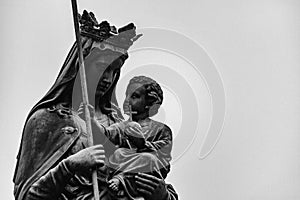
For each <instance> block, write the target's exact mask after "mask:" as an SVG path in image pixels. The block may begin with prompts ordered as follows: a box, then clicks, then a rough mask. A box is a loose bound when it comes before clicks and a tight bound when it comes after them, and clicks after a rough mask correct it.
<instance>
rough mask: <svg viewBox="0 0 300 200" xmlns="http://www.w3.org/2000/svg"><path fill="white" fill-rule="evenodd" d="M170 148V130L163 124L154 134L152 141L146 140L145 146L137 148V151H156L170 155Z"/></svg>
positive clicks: (166, 155) (165, 155)
mask: <svg viewBox="0 0 300 200" xmlns="http://www.w3.org/2000/svg"><path fill="white" fill-rule="evenodd" d="M171 150H172V131H171V129H170V128H169V127H168V126H167V125H164V126H163V128H162V129H161V130H160V131H159V132H158V133H157V134H156V136H155V139H154V140H153V141H146V143H145V147H144V148H143V149H139V152H158V153H159V154H161V156H163V157H170V156H171V155H170V154H171Z"/></svg>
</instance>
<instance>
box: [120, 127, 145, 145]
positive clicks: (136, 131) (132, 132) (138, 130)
mask: <svg viewBox="0 0 300 200" xmlns="http://www.w3.org/2000/svg"><path fill="white" fill-rule="evenodd" d="M125 134H126V135H127V136H128V139H129V140H130V141H131V142H132V143H133V144H134V145H135V146H136V147H137V148H139V149H141V148H144V146H145V143H146V141H145V138H144V135H143V132H142V127H141V126H140V125H139V124H138V123H136V122H128V123H127V124H126V126H125Z"/></svg>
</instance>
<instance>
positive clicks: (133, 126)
mask: <svg viewBox="0 0 300 200" xmlns="http://www.w3.org/2000/svg"><path fill="white" fill-rule="evenodd" d="M125 133H127V134H128V135H132V136H135V137H143V133H142V127H141V125H140V124H139V123H137V122H128V123H127V124H126V126H125Z"/></svg>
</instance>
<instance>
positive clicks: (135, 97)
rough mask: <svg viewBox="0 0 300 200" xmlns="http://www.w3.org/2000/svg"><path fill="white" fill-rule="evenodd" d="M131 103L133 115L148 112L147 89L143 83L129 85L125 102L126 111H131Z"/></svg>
mask: <svg viewBox="0 0 300 200" xmlns="http://www.w3.org/2000/svg"><path fill="white" fill-rule="evenodd" d="M129 105H130V106H131V110H132V112H133V113H132V114H133V115H140V114H143V113H145V112H146V108H145V107H146V91H145V88H144V87H143V85H142V84H140V83H133V84H130V85H128V87H127V90H126V98H125V101H124V104H123V109H124V112H125V113H128V112H129ZM134 112H136V113H134Z"/></svg>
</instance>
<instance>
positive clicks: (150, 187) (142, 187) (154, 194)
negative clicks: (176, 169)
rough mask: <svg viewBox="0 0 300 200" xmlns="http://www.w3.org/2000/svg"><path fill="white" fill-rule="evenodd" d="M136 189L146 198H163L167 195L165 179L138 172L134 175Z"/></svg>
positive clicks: (154, 199) (155, 199) (162, 199)
mask: <svg viewBox="0 0 300 200" xmlns="http://www.w3.org/2000/svg"><path fill="white" fill-rule="evenodd" d="M135 180H136V184H137V190H138V191H139V193H140V194H141V195H142V196H144V197H145V198H146V199H151V200H165V199H166V198H167V197H168V191H167V188H166V186H165V181H164V180H163V179H159V178H157V177H155V176H152V175H149V174H145V173H138V174H137V175H136V176H135Z"/></svg>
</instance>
